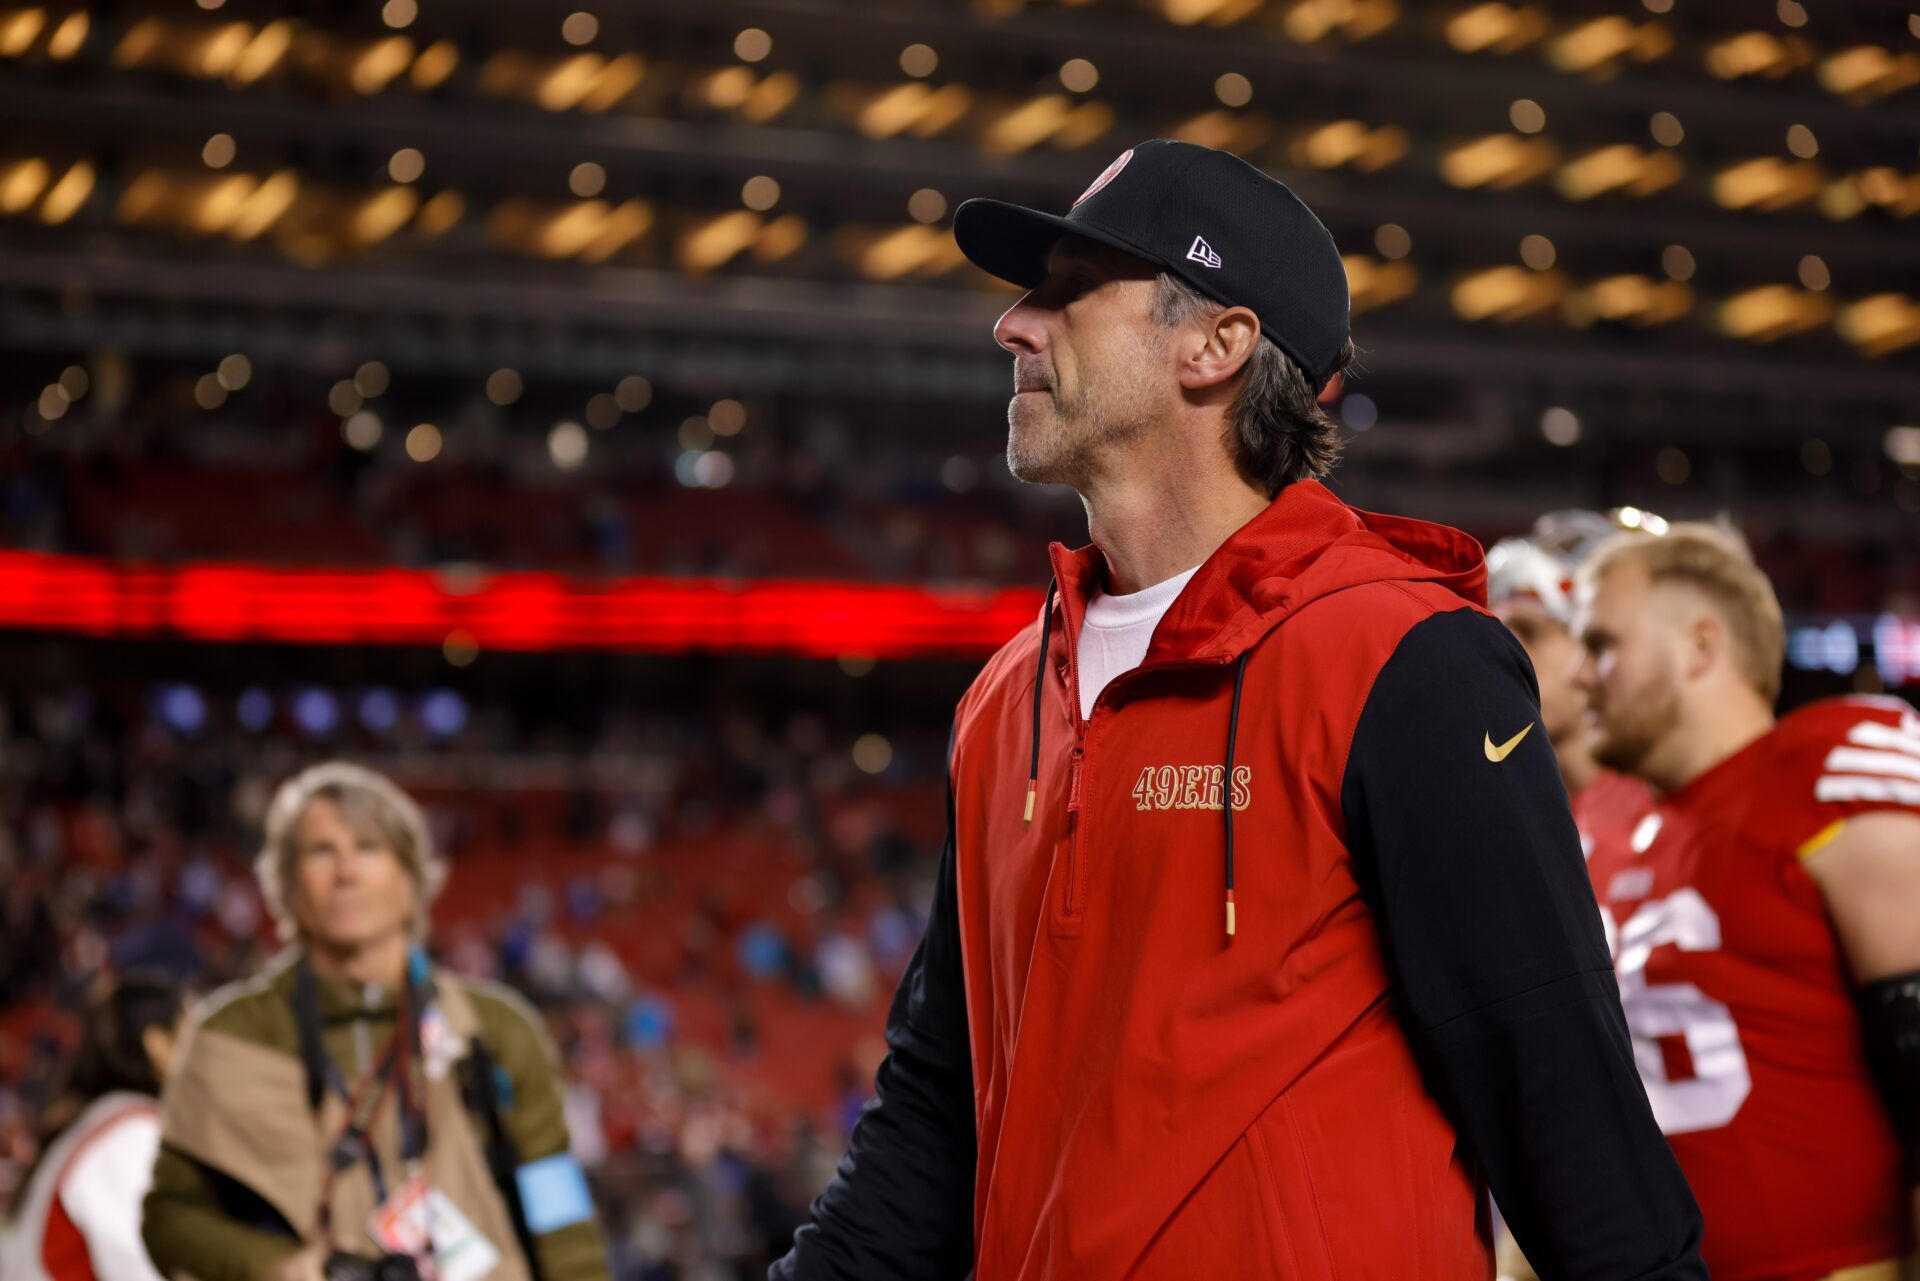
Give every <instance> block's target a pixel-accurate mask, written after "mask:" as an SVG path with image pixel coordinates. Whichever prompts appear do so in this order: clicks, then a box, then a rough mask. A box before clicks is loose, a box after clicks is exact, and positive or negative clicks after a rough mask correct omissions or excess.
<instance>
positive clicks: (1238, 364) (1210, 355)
mask: <svg viewBox="0 0 1920 1281" xmlns="http://www.w3.org/2000/svg"><path fill="white" fill-rule="evenodd" d="M1181 338H1182V342H1183V343H1184V352H1183V356H1184V358H1183V359H1182V360H1181V362H1180V385H1181V386H1182V387H1183V388H1185V389H1186V390H1188V391H1205V390H1207V389H1208V388H1210V387H1217V386H1219V385H1220V384H1221V383H1224V382H1227V381H1228V380H1230V379H1231V378H1232V377H1233V376H1234V375H1235V374H1237V373H1239V372H1240V370H1241V369H1242V367H1244V366H1245V365H1246V363H1247V362H1248V361H1249V360H1251V359H1253V352H1254V347H1255V345H1256V344H1258V343H1259V341H1260V318H1259V317H1258V316H1256V315H1254V314H1253V312H1251V311H1250V310H1248V309H1247V308H1245V307H1228V308H1226V309H1225V310H1223V311H1219V312H1216V313H1215V314H1214V315H1212V316H1210V317H1208V318H1207V319H1205V320H1202V321H1199V322H1197V324H1196V325H1195V326H1194V327H1193V328H1190V329H1188V330H1187V331H1186V332H1185V333H1183V334H1182V335H1181Z"/></svg>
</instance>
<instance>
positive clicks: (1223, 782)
mask: <svg viewBox="0 0 1920 1281" xmlns="http://www.w3.org/2000/svg"><path fill="white" fill-rule="evenodd" d="M1252 652H1253V651H1252V650H1247V651H1245V652H1244V653H1242V654H1241V655H1240V661H1238V662H1237V663H1235V664H1234V665H1233V706H1232V708H1231V709H1230V710H1229V711H1228V712H1227V760H1226V764H1225V765H1223V766H1221V768H1220V813H1221V816H1222V817H1224V818H1225V819H1226V821H1227V937H1228V938H1232V937H1233V740H1234V736H1235V735H1236V734H1238V733H1239V732H1240V683H1241V682H1242V681H1243V680H1245V679H1246V675H1247V656H1248V655H1249V654H1251V653H1252Z"/></svg>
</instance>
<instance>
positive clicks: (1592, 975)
mask: <svg viewBox="0 0 1920 1281" xmlns="http://www.w3.org/2000/svg"><path fill="white" fill-rule="evenodd" d="M1539 721H1540V708H1539V689H1538V686H1537V685H1536V684H1535V682H1534V676H1533V668H1532V665H1531V664H1530V663H1529V662H1528V660H1527V656H1526V651H1525V650H1523V649H1522V648H1521V647H1520V644H1519V642H1518V641H1516V640H1515V639H1514V638H1513V637H1512V635H1511V634H1509V633H1508V631H1507V630H1506V628H1504V627H1503V626H1501V625H1500V624H1499V623H1498V622H1497V621H1495V620H1493V619H1491V618H1489V617H1487V616H1486V615H1484V614H1481V613H1478V612H1477V611H1474V610H1470V609H1462V610H1458V611H1455V612H1452V613H1446V614H1436V615H1434V616H1433V617H1431V618H1428V619H1426V620H1424V621H1422V622H1420V623H1418V624H1416V625H1415V626H1414V627H1413V628H1412V629H1410V630H1409V631H1408V632H1407V634H1406V636H1405V637H1403V638H1402V639H1401V642H1400V644H1399V646H1398V648H1397V649H1396V650H1395V651H1394V653H1393V655H1392V657H1391V658H1390V659H1389V660H1388V661H1387V663H1386V665H1385V666H1384V667H1383V668H1382V669H1381V671H1380V674H1379V676H1378V677H1377V678H1376V680H1375V682H1374V686H1373V689H1372V690H1371V691H1370V692H1369V694H1368V696H1367V701H1366V705H1365V707H1364V708H1363V709H1362V711H1361V714H1360V719H1359V723H1358V725H1357V726H1356V728H1355V731H1354V739H1353V745H1352V750H1351V754H1350V756H1349V758H1348V764H1347V772H1346V777H1345V779H1344V780H1343V784H1342V793H1341V803H1342V808H1343V809H1344V811H1345V815H1346V820H1347V825H1348V834H1349V845H1350V848H1351V850H1352V853H1353V856H1354V861H1355V865H1356V868H1357V870H1358V873H1359V875H1360V878H1361V881H1362V883H1363V887H1364V889H1365V891H1366V893H1367V895H1368V897H1369V899H1370V900H1371V901H1372V904H1373V907H1374V909H1375V911H1376V912H1377V914H1378V916H1379V918H1380V926H1381V931H1382V936H1383V942H1384V944H1385V947H1386V951H1387V954H1388V958H1389V963H1390V964H1391V966H1392V970H1393V975H1394V979H1395V982H1396V985H1397V988H1398V999H1399V1003H1400V1014H1401V1017H1402V1019H1403V1021H1404V1023H1405V1025H1406V1027H1407V1030H1408V1034H1409V1037H1410V1039H1411V1041H1412V1043H1413V1046H1414V1051H1415V1053H1416V1054H1417V1055H1418V1056H1419V1057H1420V1060H1421V1065H1422V1068H1423V1070H1424V1071H1425V1073H1426V1076H1427V1080H1428V1084H1429V1087H1430V1088H1431V1089H1432V1090H1433V1091H1434V1093H1435V1095H1436V1097H1438V1098H1439V1099H1440V1101H1441V1103H1442V1105H1443V1106H1444V1107H1445V1108H1446V1109H1447V1110H1448V1112H1449V1113H1450V1115H1451V1116H1452V1117H1453V1120H1454V1123H1455V1125H1456V1126H1457V1127H1458V1128H1459V1131H1460V1133H1461V1136H1462V1138H1463V1139H1464V1140H1465V1141H1466V1143H1467V1145H1468V1147H1469V1148H1470V1150H1471V1151H1472V1153H1473V1154H1474V1156H1475V1157H1476V1158H1477V1159H1478V1160H1479V1162H1480V1163H1481V1166H1482V1168H1483V1169H1484V1170H1485V1171H1486V1175H1487V1180H1488V1183H1489V1184H1490V1185H1491V1186H1492V1188H1493V1194H1494V1198H1495V1200H1497V1201H1498V1202H1499V1204H1500V1209H1501V1211H1502V1212H1503V1213H1504V1214H1505V1215H1506V1218H1507V1221H1508V1223H1509V1225H1510V1226H1511V1227H1512V1228H1513V1234H1514V1237H1515V1239H1516V1240H1517V1241H1518V1242H1519V1243H1520V1247H1521V1248H1522V1249H1523V1250H1525V1251H1526V1253H1527V1258H1528V1261H1529V1262H1531V1263H1532V1264H1533V1266H1534V1268H1535V1269H1536V1270H1538V1272H1539V1274H1540V1275H1541V1277H1543V1278H1545V1279H1546V1281H1558V1279H1559V1278H1570V1279H1574V1281H1584V1279H1586V1278H1594V1279H1595V1281H1599V1279H1601V1278H1604V1279H1605V1281H1649V1279H1653V1278H1658V1279H1659V1281H1682V1279H1684V1281H1694V1279H1696V1278H1704V1277H1705V1276H1706V1275H1707V1272H1706V1268H1705V1267H1704V1265H1702V1264H1701V1262H1700V1259H1699V1254H1698V1251H1699V1244H1700V1233H1701V1220H1700V1211H1699V1207H1698V1206H1697V1205H1695V1203H1694V1200H1693V1195H1692V1193H1691V1192H1690V1191H1689V1190H1688V1188H1687V1183H1686V1179H1685V1177H1684V1176H1683V1175H1682V1174H1681V1172H1680V1167H1679V1165H1678V1163H1677V1162H1676V1161H1675V1160H1674V1157H1673V1152H1672V1150H1671V1149H1670V1148H1669V1147H1668V1146H1667V1142H1666V1139H1665V1138H1664V1137H1663V1136H1662V1135H1661V1133H1660V1131H1659V1128H1658V1127H1657V1126H1656V1125H1655V1124H1654V1120H1653V1112H1652V1109H1651V1108H1650V1107H1649V1106H1648V1104H1647V1098H1646V1093H1645V1090H1644V1089H1643V1088H1642V1086H1641V1084H1640V1077H1639V1074H1638V1072H1637V1071H1636V1069H1635V1067H1634V1061H1633V1051H1632V1048H1631V1046H1630V1045H1629V1042H1628V1040H1627V1029H1626V1021H1625V1019H1624V1017H1623V1016H1622V1014H1621V1012H1620V997H1619V990H1618V988H1617V987H1616V985H1615V982H1614V977H1613V967H1612V965H1611V963H1610V961H1609V958H1608V955H1607V945H1606V939H1605V936H1604V934H1603V932H1602V929H1601V923H1600V915H1599V909H1598V907H1597V906H1596V904H1595V902H1594V897H1593V891H1592V888H1591V886H1590V885H1589V883H1588V880H1587V874H1586V868H1585V866H1584V865H1583V864H1582V861H1581V854H1580V841H1579V836H1578V834H1577V833H1576V832H1575V830H1574V826H1573V818H1572V815H1571V814H1570V812H1569V810H1568V807H1567V794H1566V788H1565V785H1564V784H1563V783H1562V782H1561V779H1560V772H1559V766H1558V763H1557V762H1556V760H1555V758H1554V754H1553V746H1552V744H1551V743H1549V742H1548V741H1547V735H1546V731H1545V730H1544V729H1543V728H1542V727H1541V725H1540V723H1539ZM1523 731H1524V735H1525V736H1524V737H1521V738H1519V740H1518V741H1517V742H1515V741H1514V739H1515V736H1516V735H1520V734H1522V733H1523ZM1503 748H1504V749H1505V750H1504V752H1503V751H1502V749H1503ZM1496 758H1498V759H1496Z"/></svg>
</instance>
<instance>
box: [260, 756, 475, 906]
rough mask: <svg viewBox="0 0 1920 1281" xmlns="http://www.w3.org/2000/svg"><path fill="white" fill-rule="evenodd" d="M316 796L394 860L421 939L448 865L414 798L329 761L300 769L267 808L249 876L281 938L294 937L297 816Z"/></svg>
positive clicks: (388, 782) (362, 770)
mask: <svg viewBox="0 0 1920 1281" xmlns="http://www.w3.org/2000/svg"><path fill="white" fill-rule="evenodd" d="M321 799H325V800H330V801H332V802H333V803H334V804H335V805H337V806H339V807H340V814H341V817H342V818H344V819H345V820H346V822H347V826H349V827H351V828H352V829H353V830H354V832H355V834H357V835H360V836H363V837H369V838H373V839H377V840H379V841H380V842H381V843H382V844H384V845H386V846H388V847H389V848H391V849H392V850H393V852H394V853H395V854H397V855H399V857H400V862H401V864H402V865H403V866H404V867H405V868H406V870H407V875H408V876H409V877H411V878H412V880H413V888H414V909H413V924H412V934H413V938H414V939H415V941H419V940H421V939H424V938H425V937H426V933H427V911H428V909H429V908H430V907H431V906H432V904H433V900H434V897H435V896H436V895H438V894H439V893H440V887H441V886H442V885H444V884H445V883H446V879H447V865H446V863H445V862H444V861H443V860H442V859H441V858H440V857H439V856H438V855H437V854H436V853H435V852H434V849H433V837H432V836H431V835H430V834H429V833H428V831H427V820H426V816H425V815H423V814H422V813H421V812H420V807H419V806H418V805H416V804H415V803H414V801H413V798H412V797H410V796H408V795H407V794H406V793H405V792H403V791H401V790H400V788H399V787H398V786H397V785H395V783H394V782H393V780H392V779H390V778H388V777H387V776H386V775H384V774H379V773H376V772H375V771H373V770H370V769H368V768H366V767H365V766H364V765H355V764H353V763H352V762H350V761H327V762H326V763H324V764H321V765H315V766H312V767H311V768H308V769H305V770H302V771H301V772H300V773H298V774H296V775H294V776H293V777H292V778H290V779H288V780H287V781H286V782H284V783H282V784H281V785H280V790H279V791H277V792H275V793H274V794H273V800H272V801H271V802H270V803H269V804H268V805H267V822H266V828H267V830H266V839H265V841H264V843H263V844H262V845H261V847H260V853H259V854H258V855H257V856H256V857H255V858H254V861H253V873H254V877H255V879H257V880H258V881H259V883H260V894H261V897H262V898H264V899H266V902H267V911H269V912H270V913H272V915H273V919H274V922H275V924H276V925H277V926H278V927H279V931H280V937H281V938H282V939H287V940H291V939H293V938H294V937H295V936H296V935H298V933H299V924H298V923H297V922H296V921H295V919H294V916H293V910H292V909H293V903H292V896H293V892H294V891H293V887H294V885H295V880H294V873H293V864H294V860H295V859H296V858H298V857H299V854H300V849H299V842H298V839H297V837H298V832H299V828H300V817H301V815H303V814H305V813H306V812H307V806H309V805H311V804H312V803H313V802H314V801H316V800H321Z"/></svg>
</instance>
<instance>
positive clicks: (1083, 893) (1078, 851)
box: [1041, 557, 1233, 919]
mask: <svg viewBox="0 0 1920 1281" xmlns="http://www.w3.org/2000/svg"><path fill="white" fill-rule="evenodd" d="M1049 559H1050V560H1052V563H1053V572H1054V582H1055V583H1059V582H1060V581H1062V579H1063V577H1064V576H1063V575H1062V574H1061V572H1060V570H1061V565H1060V562H1059V560H1058V559H1057V558H1054V557H1050V558H1049ZM1057 603H1058V607H1059V610H1060V624H1061V625H1060V631H1061V633H1062V636H1061V639H1062V640H1063V641H1064V642H1065V644H1066V647H1067V714H1068V715H1069V716H1070V717H1072V719H1073V749H1072V751H1071V752H1070V753H1069V755H1068V757H1067V828H1068V831H1067V887H1066V888H1067V892H1066V904H1065V906H1064V907H1063V908H1062V909H1061V913H1060V914H1061V916H1063V917H1065V918H1067V919H1074V918H1077V917H1079V916H1080V915H1081V914H1082V913H1084V912H1085V911H1086V906H1087V905H1086V898H1087V888H1088V886H1089V884H1090V883H1091V882H1092V879H1093V878H1092V877H1091V876H1090V875H1088V869H1087V866H1086V863H1087V823H1086V814H1085V813H1084V812H1083V807H1082V805H1081V797H1082V795H1083V794H1084V792H1085V790H1086V786H1087V783H1086V774H1087V769H1088V766H1087V747H1088V741H1089V739H1090V737H1091V733H1090V731H1091V730H1092V727H1093V720H1094V718H1095V717H1097V716H1098V715H1099V714H1100V704H1101V702H1102V700H1104V699H1105V698H1106V696H1107V691H1108V690H1111V689H1112V688H1113V687H1114V686H1115V685H1118V684H1119V683H1120V682H1121V681H1124V680H1128V679H1130V678H1132V677H1135V676H1139V675H1143V674H1145V673H1147V672H1159V671H1166V670H1168V669H1171V668H1176V667H1221V666H1225V665H1226V664H1228V663H1231V662H1232V661H1233V657H1232V656H1231V655H1215V656H1211V657H1208V658H1175V659H1163V660H1161V661H1160V662H1157V663H1153V664H1142V665H1141V666H1139V667H1135V668H1133V669H1132V670H1131V671H1125V672H1121V673H1120V674H1119V675H1118V676H1115V677H1114V678H1113V679H1112V680H1110V681H1108V682H1107V685H1106V688H1105V689H1102V690H1101V691H1100V692H1099V693H1098V694H1096V695H1094V699H1093V711H1092V712H1091V713H1090V714H1089V715H1087V716H1082V715H1081V714H1080V648H1079V647H1080V636H1079V632H1078V629H1077V628H1075V627H1074V626H1072V622H1073V618H1072V614H1071V612H1070V611H1069V610H1068V608H1067V600H1066V594H1065V593H1064V592H1062V593H1060V594H1059V595H1058V597H1057ZM1083 621H1084V620H1083ZM1041 657H1042V667H1041V670H1042V671H1045V670H1046V664H1045V661H1044V660H1045V657H1046V656H1045V655H1044V654H1043V655H1042V656H1041ZM1226 785H1227V786H1231V785H1232V780H1231V779H1229V780H1227V784H1226Z"/></svg>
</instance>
